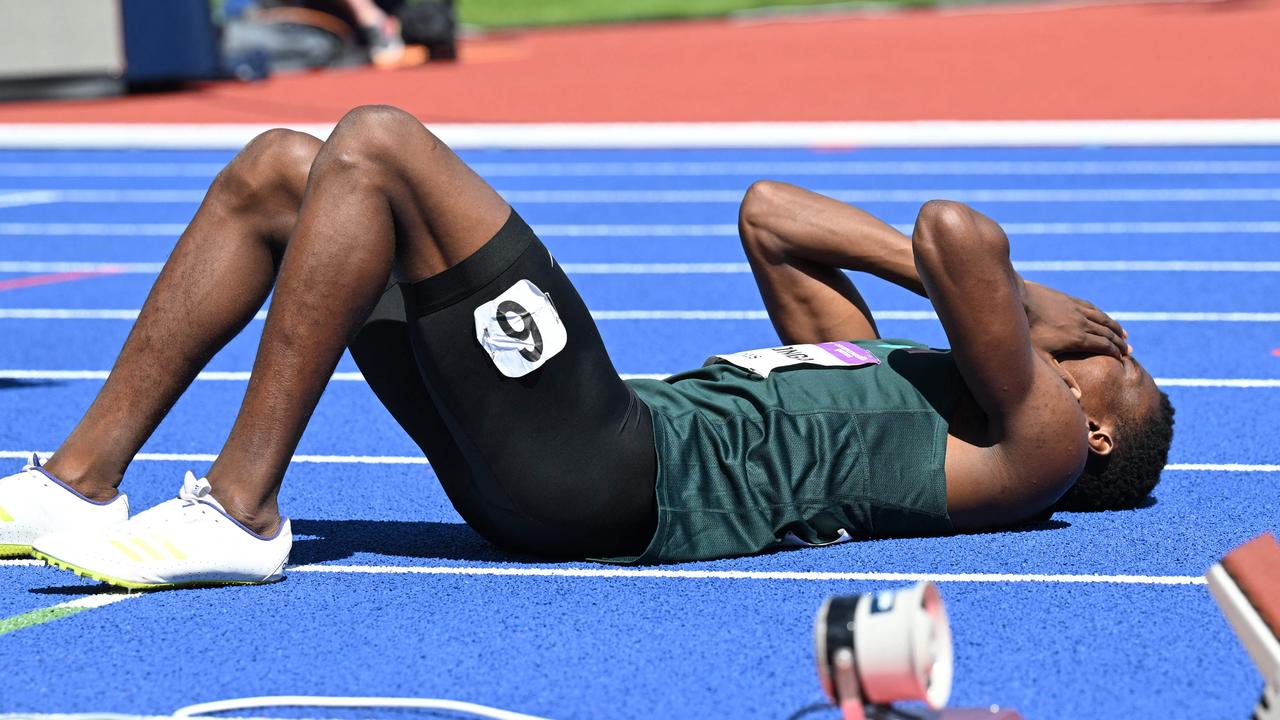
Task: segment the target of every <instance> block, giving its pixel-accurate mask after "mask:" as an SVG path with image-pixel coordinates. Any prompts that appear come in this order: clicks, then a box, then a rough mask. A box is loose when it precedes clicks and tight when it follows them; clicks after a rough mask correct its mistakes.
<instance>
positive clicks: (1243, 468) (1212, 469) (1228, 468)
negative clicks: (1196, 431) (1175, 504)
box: [1164, 463, 1280, 472]
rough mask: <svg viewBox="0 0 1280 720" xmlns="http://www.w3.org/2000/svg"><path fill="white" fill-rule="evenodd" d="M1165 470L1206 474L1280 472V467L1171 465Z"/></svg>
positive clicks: (1238, 464)
mask: <svg viewBox="0 0 1280 720" xmlns="http://www.w3.org/2000/svg"><path fill="white" fill-rule="evenodd" d="M1164 469H1165V470H1174V471H1204V472H1280V465H1270V464H1264V465H1249V464H1241V463H1169V464H1168V465H1165V466H1164Z"/></svg>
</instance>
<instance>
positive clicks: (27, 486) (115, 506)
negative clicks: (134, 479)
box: [0, 455, 129, 558]
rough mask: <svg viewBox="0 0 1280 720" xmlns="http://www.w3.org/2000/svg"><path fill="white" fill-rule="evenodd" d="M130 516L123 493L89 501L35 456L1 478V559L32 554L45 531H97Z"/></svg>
mask: <svg viewBox="0 0 1280 720" xmlns="http://www.w3.org/2000/svg"><path fill="white" fill-rule="evenodd" d="M127 519H129V499H128V498H127V497H125V496H124V493H117V494H116V496H115V497H114V498H111V499H110V500H108V501H106V502H97V501H95V500H90V499H89V498H87V497H85V496H83V495H81V494H80V493H78V492H76V491H75V490H73V489H72V488H71V486H70V485H67V484H66V483H64V482H62V481H61V480H59V479H57V478H55V477H54V476H52V475H50V474H49V473H48V471H46V470H45V469H44V468H43V467H42V466H41V464H40V458H38V457H36V456H35V455H32V456H31V462H29V463H27V465H26V466H25V467H23V468H22V472H19V473H17V474H14V475H10V476H8V477H5V478H0V558H3V557H25V556H27V555H29V554H30V553H31V543H32V541H34V540H35V539H36V538H38V537H40V536H41V535H45V534H46V533H51V532H57V531H60V530H70V529H72V528H75V529H78V530H95V529H99V528H103V527H107V526H109V525H115V524H118V523H122V522H124V521H125V520H127Z"/></svg>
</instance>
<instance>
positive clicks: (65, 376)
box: [0, 370, 1280, 388]
mask: <svg viewBox="0 0 1280 720" xmlns="http://www.w3.org/2000/svg"><path fill="white" fill-rule="evenodd" d="M110 372H111V371H110V370H0V380H51V381H77V380H106V379H107V375H109V374H110ZM673 374H674V373H620V375H621V377H622V379H623V380H639V379H645V380H661V379H663V378H666V377H670V376H671V375H673ZM330 379H331V380H333V381H335V382H364V376H363V375H361V374H360V373H359V372H336V373H334V374H333V376H332V377H331V378H330ZM196 380H197V381H205V382H211V381H212V382H247V381H248V380H249V371H248V370H239V371H212V370H210V371H205V372H202V373H200V374H198V375H196ZM1155 381H1156V384H1157V385H1159V386H1161V387H1189V388H1280V378H1155Z"/></svg>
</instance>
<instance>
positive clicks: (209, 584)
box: [31, 550, 284, 590]
mask: <svg viewBox="0 0 1280 720" xmlns="http://www.w3.org/2000/svg"><path fill="white" fill-rule="evenodd" d="M31 555H32V556H33V557H35V559H37V560H43V561H44V563H45V564H46V565H48V566H49V567H54V568H58V569H60V570H67V571H70V572H73V573H75V574H76V575H79V576H80V577H82V578H88V579H90V580H97V581H98V582H103V583H106V584H108V585H115V586H116V587H122V588H125V589H127V590H177V589H180V588H214V587H224V586H227V585H270V584H272V583H277V582H280V581H281V580H283V579H284V576H283V575H281V576H280V577H278V578H276V579H275V580H214V581H210V580H201V581H197V582H178V583H139V582H133V581H131V580H121V579H120V578H113V577H111V576H110V575H103V574H102V573H99V572H94V571H92V570H86V569H84V568H82V567H77V566H75V565H72V564H71V563H68V562H63V561H61V560H59V559H57V558H55V557H53V556H51V555H46V554H44V553H42V552H40V551H39V550H32V551H31Z"/></svg>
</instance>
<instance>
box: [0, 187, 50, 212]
mask: <svg viewBox="0 0 1280 720" xmlns="http://www.w3.org/2000/svg"><path fill="white" fill-rule="evenodd" d="M59 198H60V194H59V191H57V190H21V191H18V192H4V193H0V208H18V207H27V206H28V205H47V204H49V203H55V202H59Z"/></svg>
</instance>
